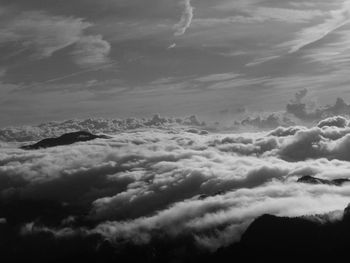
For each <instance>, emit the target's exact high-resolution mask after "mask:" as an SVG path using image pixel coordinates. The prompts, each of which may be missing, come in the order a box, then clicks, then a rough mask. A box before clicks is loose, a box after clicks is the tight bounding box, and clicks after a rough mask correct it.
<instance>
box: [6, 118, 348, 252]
mask: <svg viewBox="0 0 350 263" xmlns="http://www.w3.org/2000/svg"><path fill="white" fill-rule="evenodd" d="M9 141H11V140H9ZM9 141H5V140H4V141H3V142H2V143H1V148H0V201H1V202H2V203H6V204H7V205H8V204H11V202H19V201H21V202H22V201H23V200H25V201H26V200H27V201H28V200H29V201H30V202H32V203H33V202H55V203H57V204H59V205H61V206H62V207H68V208H69V209H67V210H66V212H65V214H62V215H57V218H59V220H56V221H54V222H50V223H47V222H45V220H42V217H43V216H42V215H41V213H42V211H41V210H40V209H39V210H38V212H33V215H32V216H30V217H28V219H26V220H25V219H23V220H20V228H19V233H20V235H23V236H26V235H33V234H36V233H40V232H45V233H51V234H53V235H55V237H56V238H58V239H59V238H67V237H69V236H82V237H88V236H91V235H99V236H102V237H103V238H104V239H106V240H108V241H110V242H111V243H113V244H115V245H116V246H117V245H118V244H119V243H123V242H131V243H135V244H148V243H150V242H152V240H153V239H154V238H159V237H165V238H167V239H172V238H178V237H181V236H182V235H186V236H192V237H193V239H194V240H195V242H196V245H197V246H199V247H203V248H205V249H209V250H215V249H217V248H219V247H222V246H227V245H229V244H232V243H233V242H236V241H239V239H240V237H241V235H242V233H243V232H244V231H245V230H246V228H247V227H248V225H249V224H250V223H251V222H252V221H253V220H254V219H255V218H257V217H258V216H260V215H263V214H266V213H268V214H273V215H279V216H302V215H313V214H322V213H328V212H331V211H337V210H343V209H344V207H346V206H347V204H348V203H349V201H350V184H346V183H345V184H344V185H342V186H334V185H310V184H304V183H298V182H297V180H298V178H300V177H301V176H305V175H311V176H315V177H318V178H324V179H337V178H349V179H350V172H349V171H350V126H349V120H347V119H346V118H344V117H331V118H328V119H325V120H323V121H321V122H319V123H318V125H316V126H315V127H311V128H307V127H303V126H292V127H287V128H282V127H281V128H277V129H275V130H272V131H268V132H255V133H239V134H222V133H220V134H218V133H209V132H204V131H202V130H200V129H194V128H192V129H166V128H164V127H163V128H162V129H159V128H157V127H146V128H145V127H143V128H142V129H132V130H123V131H119V132H118V133H116V134H115V135H113V136H112V138H111V139H97V140H93V141H90V142H81V143H76V144H74V145H69V146H59V147H54V148H48V149H40V150H34V151H26V150H22V149H19V148H18V143H13V142H9ZM9 207H12V209H13V207H16V206H11V205H10V206H9ZM18 209H20V208H18ZM67 211H69V213H68V214H67ZM13 212H14V211H10V212H9V213H7V214H6V213H2V215H0V218H1V219H0V224H7V223H8V222H10V221H11V220H13V219H11V218H7V216H9V215H10V214H11V213H13ZM18 214H19V215H20V214H21V211H18Z"/></svg>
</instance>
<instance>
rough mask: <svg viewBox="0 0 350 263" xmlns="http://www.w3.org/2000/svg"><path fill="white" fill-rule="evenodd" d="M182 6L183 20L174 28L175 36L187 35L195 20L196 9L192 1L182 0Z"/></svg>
mask: <svg viewBox="0 0 350 263" xmlns="http://www.w3.org/2000/svg"><path fill="white" fill-rule="evenodd" d="M181 5H182V6H183V8H184V10H183V12H182V16H181V20H180V21H179V23H177V24H176V25H175V26H174V29H175V33H174V34H175V36H181V35H183V34H185V32H186V30H187V29H188V28H189V27H190V26H191V23H192V19H193V12H194V7H193V6H192V5H191V0H182V1H181Z"/></svg>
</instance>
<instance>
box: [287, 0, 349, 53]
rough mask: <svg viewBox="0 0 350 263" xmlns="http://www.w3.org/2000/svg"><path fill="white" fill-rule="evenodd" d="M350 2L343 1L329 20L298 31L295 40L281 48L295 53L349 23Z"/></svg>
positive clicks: (331, 12) (330, 14) (332, 12)
mask: <svg viewBox="0 0 350 263" xmlns="http://www.w3.org/2000/svg"><path fill="white" fill-rule="evenodd" d="M349 9H350V2H349V1H344V3H343V4H342V6H341V7H340V8H339V9H336V10H333V11H330V13H329V16H330V17H329V18H327V19H326V20H324V22H323V23H320V24H318V25H316V26H312V27H308V28H305V29H303V30H302V31H300V32H299V33H298V34H297V36H296V39H295V40H292V41H290V42H286V43H284V44H282V45H281V46H287V47H290V50H289V53H295V52H297V51H299V50H300V49H302V48H304V47H306V46H308V45H310V44H313V43H315V42H317V41H319V40H321V39H323V38H325V37H326V36H328V35H329V34H331V33H332V32H334V31H336V30H337V29H339V28H341V27H342V26H344V25H346V24H348V23H349V22H350V12H349Z"/></svg>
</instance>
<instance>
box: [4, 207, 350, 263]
mask: <svg viewBox="0 0 350 263" xmlns="http://www.w3.org/2000/svg"><path fill="white" fill-rule="evenodd" d="M0 206H1V207H0V208H1V209H0V211H2V212H1V213H0V214H1V216H7V218H8V221H7V222H3V223H2V224H0V255H1V259H2V262H72V261H78V262H159V263H160V262H202V263H203V262H324V261H329V262H341V261H343V259H344V258H345V259H346V258H347V257H348V254H349V244H350V213H349V210H350V209H349V208H347V209H345V213H344V218H343V219H342V220H338V221H335V222H328V223H322V224H321V223H320V222H319V221H317V220H313V221H311V220H310V219H306V218H284V217H276V216H271V215H263V216H261V217H259V218H257V219H256V220H255V221H254V222H253V223H252V224H251V225H250V227H249V228H248V229H247V231H246V232H245V233H244V235H243V237H242V240H241V242H239V243H236V244H233V245H231V246H229V247H226V248H221V249H219V250H217V251H215V252H212V253H210V252H208V251H205V250H203V249H200V248H199V247H198V246H196V243H195V240H194V238H193V237H192V236H190V235H188V236H186V235H183V236H181V237H178V238H173V239H170V238H165V237H163V236H162V235H161V234H159V235H155V236H156V237H155V238H154V239H153V240H152V241H151V242H150V243H149V244H147V245H135V244H130V243H119V244H118V245H115V244H112V243H110V242H109V241H106V240H104V239H103V238H102V237H101V236H99V235H98V234H96V235H88V236H86V235H72V236H65V237H61V238H60V237H57V236H54V235H53V234H52V233H50V232H45V231H44V232H38V233H32V234H30V235H23V228H21V227H20V226H23V222H30V221H31V220H32V219H33V218H34V217H35V216H34V214H36V212H35V211H40V207H41V206H42V209H41V211H42V216H41V218H40V222H42V223H43V225H51V226H54V225H55V224H56V222H55V221H56V219H58V221H59V220H60V219H61V218H55V211H56V213H57V214H59V215H60V216H61V215H67V214H70V213H71V211H69V210H70V208H69V207H60V206H59V205H54V204H51V203H50V204H46V203H45V204H34V203H28V202H26V203H23V204H21V203H17V204H16V207H7V204H6V203H2V204H0ZM21 206H23V207H21ZM14 208H16V209H21V208H23V209H24V208H26V209H27V210H28V211H31V212H32V215H31V214H30V213H25V214H27V216H24V215H20V216H21V218H23V220H19V219H18V217H11V216H10V214H11V213H12V211H14V210H13V209H14ZM31 208H32V209H31ZM35 209H36V210H35ZM73 210H76V208H73ZM57 211H59V212H57ZM78 223H79V224H81V225H85V227H88V223H86V222H78Z"/></svg>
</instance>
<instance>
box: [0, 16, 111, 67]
mask: <svg viewBox="0 0 350 263" xmlns="http://www.w3.org/2000/svg"><path fill="white" fill-rule="evenodd" d="M92 26H93V24H92V23H90V22H87V21H85V20H84V19H82V18H77V17H72V16H62V15H51V14H49V13H47V12H45V11H23V12H21V13H19V14H15V13H11V12H10V13H9V15H8V16H6V18H5V21H4V24H3V27H2V29H0V36H1V39H0V43H2V44H3V45H11V44H12V45H13V44H14V43H16V45H20V50H22V51H26V52H29V53H30V54H31V58H35V59H42V58H48V57H50V56H52V55H53V54H54V53H55V52H57V51H59V50H62V49H64V48H67V47H69V46H71V45H73V44H75V45H76V47H75V49H74V51H73V54H74V56H75V58H76V62H77V64H78V65H83V66H86V65H87V66H89V65H95V64H97V65H100V64H102V63H105V62H106V61H107V60H108V59H107V56H108V53H109V51H110V49H111V46H110V44H109V43H108V42H107V41H105V40H103V39H102V36H101V35H93V34H86V29H88V28H91V27H92ZM22 51H21V53H23V52H22ZM15 52H16V53H14V54H13V55H12V56H16V54H17V55H18V54H19V53H18V50H16V51H15Z"/></svg>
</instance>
